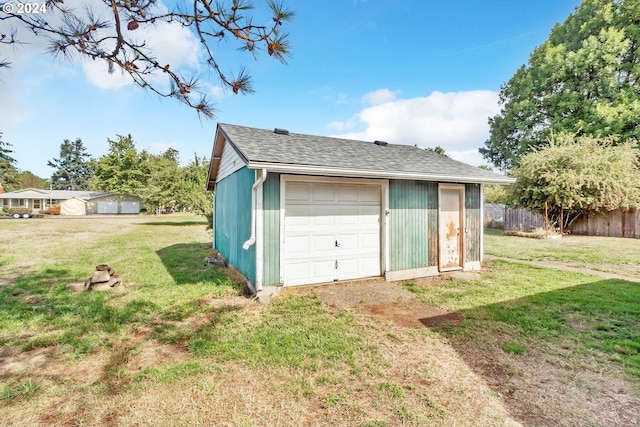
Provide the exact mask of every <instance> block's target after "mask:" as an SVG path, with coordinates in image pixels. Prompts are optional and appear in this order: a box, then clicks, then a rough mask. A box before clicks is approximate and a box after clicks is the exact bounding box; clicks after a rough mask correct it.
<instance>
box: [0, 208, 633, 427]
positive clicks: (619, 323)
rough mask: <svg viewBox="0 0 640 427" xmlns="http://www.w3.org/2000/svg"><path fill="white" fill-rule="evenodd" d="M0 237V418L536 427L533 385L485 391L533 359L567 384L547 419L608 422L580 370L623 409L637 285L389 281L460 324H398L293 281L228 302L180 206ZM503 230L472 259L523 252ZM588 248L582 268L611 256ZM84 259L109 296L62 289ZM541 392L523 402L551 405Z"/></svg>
mask: <svg viewBox="0 0 640 427" xmlns="http://www.w3.org/2000/svg"><path fill="white" fill-rule="evenodd" d="M0 239H1V241H2V242H11V243H10V244H6V243H5V244H4V245H3V248H2V251H0V411H2V420H0V425H4V424H6V425H61V426H62V425H65V426H66V425H106V426H108V425H123V426H125V425H126V426H130V425H131V426H133V425H154V426H193V425H229V426H269V425H279V426H304V425H308V426H317V425H322V426H363V427H365V426H368V427H372V426H397V425H416V426H423V425H424V426H429V425H432V426H440V425H460V426H466V425H485V426H507V425H509V426H511V425H518V423H519V422H522V423H524V424H525V425H527V423H528V422H529V421H530V422H529V424H531V425H535V424H536V423H535V422H534V421H537V425H544V423H541V422H542V421H545V420H547V418H540V417H541V416H538V418H535V417H532V415H531V413H532V412H531V408H532V407H534V406H535V405H537V403H536V402H535V396H527V395H523V396H521V397H522V398H520V397H518V396H519V395H518V393H515V394H513V395H512V396H511V397H509V396H507V395H505V394H504V393H503V391H502V388H500V387H503V386H504V384H506V383H510V384H513V383H514V382H516V381H519V380H529V381H530V380H532V377H530V376H528V375H529V371H528V370H527V367H526V366H527V365H532V366H533V365H535V366H536V368H539V367H540V366H541V365H539V364H537V363H542V362H545V363H547V362H549V363H551V364H553V366H554V369H561V370H562V371H558V372H556V373H555V374H554V375H556V376H559V377H560V378H559V381H560V383H562V384H564V385H565V386H566V387H568V388H561V389H560V388H559V389H558V393H559V394H558V396H560V395H562V396H564V397H563V399H564V400H563V401H562V402H561V401H560V397H558V400H559V401H558V402H555V403H557V404H558V405H560V404H562V405H564V406H565V407H567V412H566V415H564V416H566V419H565V418H562V416H560V418H557V417H556V418H555V419H554V420H555V421H556V422H555V423H554V425H623V424H616V423H615V422H613V423H611V422H608V423H606V422H605V421H606V420H608V419H606V418H603V417H602V415H601V413H603V412H606V410H608V411H612V409H611V407H612V405H611V401H610V400H608V399H609V398H611V397H612V396H610V394H609V391H607V390H601V389H600V388H598V387H599V386H598V385H597V384H599V383H596V382H594V383H593V384H591V383H590V382H589V381H591V379H590V377H589V376H588V375H591V374H594V373H597V374H598V375H604V376H605V379H606V380H607V381H608V382H609V383H611V384H615V386H616V387H617V388H616V392H617V393H618V394H617V395H615V396H613V398H614V399H616V400H617V401H620V402H622V403H624V404H625V405H627V406H625V408H627V409H626V410H627V412H628V411H633V409H628V408H634V407H636V406H633V405H635V404H636V403H640V402H639V401H638V399H637V396H634V395H633V393H637V389H634V387H637V384H638V382H639V381H638V377H639V376H640V374H639V369H640V360H639V357H640V356H639V355H638V354H639V349H638V346H637V343H638V342H640V335H639V324H638V319H640V312H639V309H638V307H639V304H638V303H637V301H640V293H639V292H638V289H639V287H638V284H631V283H629V282H625V281H616V280H611V281H610V280H601V279H598V278H595V277H594V276H589V275H584V274H576V273H566V272H560V271H557V270H552V269H545V268H535V267H531V266H526V265H523V264H513V263H507V262H501V261H493V262H490V263H487V265H486V268H485V270H484V271H483V272H482V273H481V274H480V275H479V276H478V277H477V278H476V279H470V280H457V279H454V280H445V279H433V280H425V281H414V282H407V283H405V284H404V286H406V287H407V288H408V289H410V290H411V291H413V292H415V294H416V295H417V297H418V298H419V299H420V300H421V301H423V302H424V303H425V304H427V305H429V306H432V307H439V308H442V309H446V310H449V311H458V312H460V313H461V314H462V317H463V318H464V320H463V321H462V322H461V323H459V324H455V325H454V324H444V325H442V326H441V327H440V328H439V329H438V330H431V329H428V328H420V329H413V328H407V327H402V326H399V325H396V324H394V323H392V322H388V321H385V320H381V319H377V318H372V317H371V316H369V315H367V314H365V313H364V312H363V311H361V310H358V309H353V310H350V309H344V310H342V309H340V310H339V309H336V308H334V307H331V306H327V305H325V304H324V303H322V302H321V301H320V300H319V299H318V298H315V297H313V296H304V295H301V294H298V293H296V292H282V293H281V294H280V295H279V296H278V297H277V298H276V299H273V300H271V301H270V302H269V303H267V304H258V303H256V302H255V301H253V300H249V299H247V298H245V297H243V296H241V295H240V293H241V286H240V284H238V283H234V280H233V279H231V278H230V277H237V276H236V275H230V276H227V275H226V274H225V273H224V272H222V271H220V270H216V269H213V268H212V267H210V266H206V265H205V263H204V258H205V256H208V255H210V254H211V251H212V249H211V243H210V242H211V236H210V234H209V233H208V232H207V231H206V228H205V223H204V219H202V218H201V217H197V216H192V215H186V214H172V215H167V216H162V217H154V216H139V217H124V218H115V217H99V216H93V217H87V218H82V219H65V218H45V219H31V220H3V221H2V222H0ZM503 239H504V240H503ZM507 239H518V238H506V237H504V236H498V235H491V236H487V238H486V247H487V252H488V253H492V252H493V253H494V254H496V255H497V254H500V253H509V255H510V257H515V256H516V255H514V253H515V249H514V248H516V247H517V248H520V250H521V252H522V256H523V257H525V256H526V255H525V253H526V251H525V250H524V249H522V247H525V246H526V245H529V242H532V243H531V244H532V245H540V243H539V242H538V241H534V240H530V239H523V240H507ZM637 243H638V242H637V241H636V242H635V244H636V245H637ZM554 244H555V243H554ZM589 244H590V245H591V246H589V249H585V251H591V252H594V251H595V252H597V251H598V250H600V249H598V245H599V244H600V243H599V242H590V243H589ZM602 244H604V248H605V249H603V250H601V251H602V252H603V253H602V255H601V258H597V257H596V258H595V260H594V261H593V262H597V261H598V260H600V261H603V263H604V262H606V263H612V262H613V261H611V260H610V258H611V257H610V254H609V253H608V252H609V246H608V245H609V244H610V243H608V240H607V239H604V240H603V241H602ZM622 244H626V243H625V242H623V243H616V245H618V246H621V245H622ZM510 245H513V248H510V247H509V246H510ZM533 247H534V248H537V249H535V250H537V251H540V252H539V253H540V254H541V255H536V256H541V257H545V256H550V255H548V254H550V253H556V251H555V250H554V249H553V248H551V249H550V248H548V247H547V248H545V247H543V246H532V248H533ZM577 247H582V246H577ZM532 250H533V249H532ZM565 250H566V248H563V247H561V248H559V249H558V251H557V252H560V253H562V252H563V251H565ZM566 251H567V252H568V253H569V252H570V253H571V254H572V258H571V259H566V260H567V261H568V262H576V261H575V259H577V258H579V257H580V256H583V255H576V254H574V252H575V251H568V250H566ZM639 252H640V251H639ZM544 254H547V255H544ZM584 256H586V254H584ZM591 256H592V255H591ZM625 256H627V258H626V260H625V262H628V263H629V264H631V263H638V262H640V259H638V258H634V255H625ZM635 256H638V255H635ZM558 259H559V260H563V259H565V258H562V257H559V258H558ZM580 262H581V261H580ZM590 262H591V261H590ZM101 263H107V264H109V265H111V266H112V267H114V268H115V269H116V270H118V272H119V273H120V274H121V275H122V277H123V278H124V287H123V288H122V289H120V290H116V291H113V292H107V293H101V292H85V293H72V292H70V291H68V290H67V289H65V284H66V283H70V282H78V281H83V280H85V279H86V278H87V277H88V276H89V275H90V273H91V272H92V271H93V269H94V267H95V265H97V264H101ZM483 360H485V361H486V360H493V361H500V365H499V366H500V367H501V371H500V372H501V375H502V374H503V373H504V372H507V374H508V375H507V374H504V375H507V376H506V377H500V376H496V375H494V374H495V372H494V373H493V374H492V373H491V372H488V371H487V370H486V369H482V366H480V365H479V364H478V363H479V361H483ZM496 363H497V362H496ZM494 365H495V364H494ZM494 365H492V366H493V367H494V368H495V366H494ZM496 366H497V365H496ZM544 366H547V365H544ZM514 372H515V374H514ZM554 372H555V371H554ZM583 374H584V375H583ZM587 374H588V375H587ZM567 375H568V376H567ZM571 375H573V377H571ZM585 375H587V376H585ZM567 378H569V379H567ZM571 378H573V379H571ZM576 378H578V379H580V381H581V383H580V384H581V385H575V384H577V379H576ZM598 381H599V380H598ZM621 381H622V382H621ZM585 384H586V385H585ZM627 386H628V387H629V389H628V390H627V391H624V393H623V394H620V393H622V392H620V390H621V389H624V390H626V389H625V387H627ZM558 387H560V386H558ZM612 387H613V386H612ZM594 390H597V393H596V391H594ZM547 392H548V393H549V394H548V396H547V400H546V401H545V402H544V403H540V407H546V408H550V407H552V405H553V403H554V402H553V401H552V400H553V396H554V395H553V390H550V389H548V390H547ZM572 393H573V394H572ZM598 393H599V394H598ZM611 393H613V391H611ZM514 396H515V397H514ZM567 396H569V397H571V396H574V397H579V398H580V399H577V398H576V399H575V400H574V401H572V400H570V399H567ZM583 397H584V398H583ZM567 402H570V403H567ZM571 402H573V403H571ZM584 402H589V404H588V405H587V404H586V403H584ZM594 402H595V403H594ZM599 404H602V407H600V406H597V405H599ZM544 405H546V406H544ZM585 405H587V406H585ZM607 405H608V406H607ZM613 406H615V405H613ZM535 407H536V408H537V407H538V406H535ZM601 408H605V409H606V408H608V409H606V410H605V409H601ZM527 411H528V412H527ZM620 411H621V412H620V413H621V414H622V415H620V417H622V418H620V417H619V418H617V419H618V420H620V419H622V420H626V419H628V417H629V416H630V415H629V414H628V413H627V412H624V410H623V409H621V410H620ZM632 415H633V412H632ZM638 416H640V414H638ZM624 417H627V418H624ZM541 420H542V421H541ZM614 421H615V419H614Z"/></svg>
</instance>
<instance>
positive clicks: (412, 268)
mask: <svg viewBox="0 0 640 427" xmlns="http://www.w3.org/2000/svg"><path fill="white" fill-rule="evenodd" d="M511 182H513V180H512V179H510V178H507V177H505V176H502V175H498V174H495V173H492V172H490V171H486V170H483V169H479V168H476V167H473V166H470V165H467V164H465V163H461V162H458V161H455V160H452V159H450V158H448V157H445V156H442V155H438V154H436V153H432V152H428V151H425V150H423V149H419V148H417V147H414V146H407V145H394V144H389V143H387V142H384V141H375V142H367V141H353V140H347V139H340V138H330V137H322V136H313V135H303V134H296V133H291V132H288V131H287V130H284V129H275V130H273V131H272V130H264V129H255V128H249V127H245V126H237V125H231V124H222V123H220V124H218V126H217V129H216V135H215V140H214V144H213V152H212V155H211V164H210V168H209V181H208V189H209V190H212V191H214V220H213V227H214V234H213V244H214V247H215V248H216V249H217V250H218V251H219V252H220V253H222V255H224V256H225V257H226V259H227V261H228V262H229V263H230V264H231V265H233V266H234V267H235V268H237V269H238V270H240V271H241V272H242V273H243V274H244V275H245V276H246V277H247V278H248V279H249V281H250V282H251V283H252V284H253V285H255V288H256V290H257V291H260V290H262V289H264V288H265V287H270V286H297V285H307V284H314V283H323V282H333V281H338V280H349V279H358V278H365V277H372V276H384V277H385V278H386V279H387V280H403V279H410V278H415V277H421V276H429V275H437V274H439V273H440V272H445V271H452V270H478V269H480V264H481V262H482V245H483V241H482V235H483V232H482V231H483V223H482V222H483V213H482V209H483V208H482V190H483V185H484V184H487V183H500V184H507V183H511Z"/></svg>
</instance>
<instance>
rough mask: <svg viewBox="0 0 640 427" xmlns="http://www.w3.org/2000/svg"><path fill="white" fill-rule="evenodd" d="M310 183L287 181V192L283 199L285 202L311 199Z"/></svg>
mask: <svg viewBox="0 0 640 427" xmlns="http://www.w3.org/2000/svg"><path fill="white" fill-rule="evenodd" d="M310 188H311V184H306V183H297V182H290V183H287V194H286V196H285V200H286V202H287V203H295V202H308V201H309V200H310V199H311V193H310V191H309V190H310Z"/></svg>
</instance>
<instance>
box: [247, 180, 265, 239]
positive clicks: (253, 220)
mask: <svg viewBox="0 0 640 427" xmlns="http://www.w3.org/2000/svg"><path fill="white" fill-rule="evenodd" d="M266 179H267V170H266V169H261V170H260V177H259V178H258V179H256V182H255V183H254V184H253V187H251V237H249V240H247V241H246V242H244V245H242V249H244V250H247V249H249V248H250V247H251V246H253V245H254V244H255V243H256V209H257V199H258V196H257V194H258V188H259V187H260V186H261V185H262V184H263V183H264V182H265V180H266Z"/></svg>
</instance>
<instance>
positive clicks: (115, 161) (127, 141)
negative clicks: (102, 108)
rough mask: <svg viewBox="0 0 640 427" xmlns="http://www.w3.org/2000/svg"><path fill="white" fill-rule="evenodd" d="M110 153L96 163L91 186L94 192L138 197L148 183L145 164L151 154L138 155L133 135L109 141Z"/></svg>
mask: <svg viewBox="0 0 640 427" xmlns="http://www.w3.org/2000/svg"><path fill="white" fill-rule="evenodd" d="M107 144H108V145H109V151H108V153H107V154H105V155H103V156H101V157H100V158H98V159H97V160H96V161H95V162H94V163H93V167H94V174H93V178H92V179H91V183H90V186H91V188H92V189H94V190H102V191H111V192H114V193H121V194H134V195H137V194H138V193H139V191H140V189H141V188H143V187H144V186H145V184H146V181H147V171H146V169H145V162H146V159H147V157H148V156H149V154H148V153H147V152H146V151H142V152H140V153H138V150H137V149H136V146H135V142H134V141H133V137H132V136H131V135H127V136H122V135H117V138H116V139H107Z"/></svg>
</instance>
